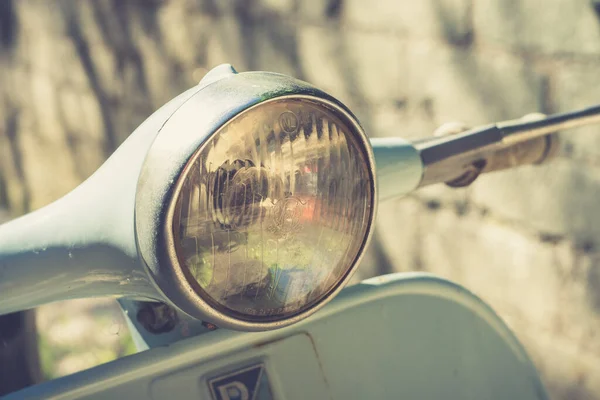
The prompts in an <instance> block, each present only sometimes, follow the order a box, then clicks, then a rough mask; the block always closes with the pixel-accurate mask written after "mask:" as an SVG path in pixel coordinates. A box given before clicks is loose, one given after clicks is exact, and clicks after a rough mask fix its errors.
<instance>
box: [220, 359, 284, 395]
mask: <svg viewBox="0 0 600 400" xmlns="http://www.w3.org/2000/svg"><path fill="white" fill-rule="evenodd" d="M208 386H209V388H210V393H211V395H212V399H213V400H272V399H273V394H272V393H271V388H270V387H269V380H268V378H267V373H266V371H265V366H264V364H262V363H260V364H255V365H252V366H250V367H246V368H243V369H239V370H236V371H234V372H228V373H225V374H223V375H221V376H217V377H215V378H213V379H210V380H209V381H208Z"/></svg>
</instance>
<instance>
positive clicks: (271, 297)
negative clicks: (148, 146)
mask: <svg viewBox="0 0 600 400" xmlns="http://www.w3.org/2000/svg"><path fill="white" fill-rule="evenodd" d="M357 129H358V128H357V127H356V126H355V125H354V124H353V123H352V122H351V121H350V120H349V118H348V117H345V116H342V115H341V114H339V113H338V112H336V110H334V108H332V107H329V106H326V105H325V104H323V103H320V102H319V101H317V100H312V99H307V98H283V99H278V100H272V101H268V102H264V103H261V104H259V105H257V106H255V107H253V108H250V109H249V110H247V111H245V112H242V113H241V114H239V115H238V116H236V117H235V118H233V119H232V120H230V121H229V122H228V123H227V124H226V125H224V126H223V127H221V128H220V129H219V131H218V132H216V133H215V134H214V135H213V136H212V137H211V138H210V139H209V140H208V141H207V142H206V143H204V144H203V145H202V147H201V148H200V149H199V150H198V151H197V152H196V154H194V156H193V157H192V158H191V160H190V161H189V163H188V164H187V165H186V167H185V170H184V174H182V178H181V179H182V183H181V186H180V190H179V191H178V193H179V194H178V197H177V200H176V206H175V213H174V219H173V223H174V226H173V235H174V239H175V240H174V242H175V248H176V253H177V258H178V262H179V265H180V267H181V269H182V271H183V273H184V275H185V276H186V278H187V280H188V281H189V283H190V285H191V286H192V288H193V289H194V290H195V291H196V292H197V294H198V295H200V296H201V297H202V299H203V300H204V301H205V302H206V303H208V304H210V306H211V307H213V308H214V309H216V310H218V311H219V312H221V313H224V314H226V315H228V316H230V317H234V318H237V319H242V320H246V321H252V322H267V321H276V320H280V319H285V318H288V317H290V316H292V315H295V314H298V313H301V312H303V311H305V310H307V309H309V308H310V307H312V306H314V305H315V304H318V303H320V302H321V301H322V300H323V299H324V298H326V297H327V296H328V294H330V293H331V292H332V291H333V290H334V289H336V288H337V287H338V285H339V283H340V282H341V281H342V280H343V279H344V278H346V277H347V275H348V273H349V271H350V270H351V269H352V267H353V266H354V264H355V262H356V259H357V257H358V256H359V255H360V253H361V252H362V250H363V247H364V243H365V240H366V237H367V236H368V233H369V229H370V224H371V221H372V214H373V196H374V194H373V175H372V174H373V171H372V166H371V164H370V163H369V158H368V155H367V154H368V153H367V152H366V149H365V145H364V142H363V141H361V136H359V135H362V133H359V132H358V130H357Z"/></svg>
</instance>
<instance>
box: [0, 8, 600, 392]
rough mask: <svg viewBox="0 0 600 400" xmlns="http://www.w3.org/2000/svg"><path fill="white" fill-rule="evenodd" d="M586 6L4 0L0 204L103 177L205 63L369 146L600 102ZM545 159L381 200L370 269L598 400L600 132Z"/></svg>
mask: <svg viewBox="0 0 600 400" xmlns="http://www.w3.org/2000/svg"><path fill="white" fill-rule="evenodd" d="M597 10H600V7H595V4H594V3H593V2H591V1H590V0H546V1H541V0H510V1H508V0H418V1H417V0H371V1H361V0H321V1H318V0H310V1H308V0H304V1H303V0H261V1H258V0H255V1H241V0H240V1H217V0H195V1H194V0H162V1H161V0H107V1H94V2H92V1H85V2H82V1H74V0H73V1H54V2H48V1H45V0H37V1H34V0H31V1H29V0H18V1H17V0H2V1H1V2H0V205H3V206H5V207H7V208H9V209H10V211H11V212H12V213H13V214H14V215H16V214H19V213H22V212H24V211H26V210H30V209H35V208H38V207H40V206H43V205H44V204H47V203H48V202H50V201H51V200H54V199H56V198H58V197H59V196H61V195H63V194H64V193H66V192H68V191H69V190H70V189H72V188H73V187H74V186H75V185H76V184H77V183H78V182H80V181H81V180H82V179H84V178H85V177H87V176H88V175H89V174H90V173H92V172H93V171H94V170H95V169H96V168H97V167H98V166H99V165H100V164H101V163H102V161H103V160H104V159H105V158H106V157H107V156H108V155H109V154H110V153H111V152H112V151H113V150H114V149H115V148H116V147H117V146H118V145H119V143H121V142H122V141H123V140H124V139H125V138H126V136H127V135H128V134H129V133H130V132H131V131H132V130H133V129H134V128H135V127H136V126H137V125H138V124H139V123H140V122H141V121H142V120H143V119H144V118H145V117H146V116H148V115H149V114H150V113H151V112H152V111H153V110H154V109H156V108H157V107H159V106H160V105H161V104H163V103H164V102H166V101H167V100H168V99H170V98H171V97H173V96H175V95H176V94H178V93H179V92H181V91H183V90H184V89H186V88H187V87H189V86H191V85H194V84H195V83H196V82H197V81H199V80H200V79H201V77H202V76H203V75H204V73H205V72H206V71H207V70H208V69H209V68H211V67H213V66H215V65H217V64H220V63H223V62H230V63H232V64H233V65H234V66H235V67H236V68H237V69H238V70H240V71H245V70H271V71H276V72H282V73H285V74H289V75H293V76H296V77H298V78H301V79H304V80H306V81H309V82H311V83H313V84H315V85H317V86H319V87H321V88H323V89H325V90H328V91H330V92H331V93H332V94H334V95H336V96H337V97H339V98H340V99H341V100H342V101H344V102H346V103H347V104H348V105H349V106H350V107H351V108H352V109H353V110H355V111H356V114H357V115H358V116H359V118H360V119H361V121H362V122H363V124H364V125H365V127H366V128H367V130H368V132H369V133H370V134H371V135H372V136H394V135H401V136H404V137H408V138H415V137H420V136H427V135H430V134H431V132H432V131H433V130H434V129H435V128H436V127H437V126H439V125H440V124H441V123H444V122H448V121H456V120H459V121H464V122H466V123H468V124H471V125H475V124H482V123H487V122H492V121H497V120H503V119H510V118H516V117H520V116H522V115H523V114H526V113H529V112H532V111H541V112H545V113H552V112H559V111H567V110H570V109H572V108H576V107H582V106H586V105H591V104H593V103H597V102H599V101H600V84H599V83H600V75H599V73H598V69H599V68H600V19H599V17H598V15H599V14H598V11H597ZM563 139H564V145H563V147H562V151H561V154H560V156H559V158H558V159H557V160H556V161H554V162H553V163H552V164H549V165H547V166H543V167H525V168H521V169H519V170H518V171H512V172H503V173H497V174H494V175H490V176H485V177H483V178H481V179H479V180H478V181H477V182H475V184H474V185H472V186H471V187H469V188H467V189H462V190H451V189H448V188H446V187H444V186H442V185H439V186H435V187H431V188H429V189H426V190H422V191H420V192H419V193H417V194H415V195H412V196H410V197H408V198H404V199H399V200H396V201H390V202H388V203H385V204H382V205H381V206H380V218H379V221H378V232H377V235H376V239H377V240H376V242H375V243H374V244H373V246H372V248H371V250H370V252H369V256H368V257H367V259H366V262H365V265H364V266H363V267H364V268H363V272H362V275H363V276H365V275H369V274H373V273H378V272H387V271H385V270H384V268H379V269H374V268H372V265H375V263H378V262H379V263H381V264H379V265H380V266H381V265H385V264H384V263H383V262H385V261H386V260H392V262H393V265H394V269H395V270H400V271H408V270H427V271H433V272H435V273H438V274H441V275H443V276H446V277H449V278H451V279H453V280H455V281H458V282H460V283H462V284H464V285H465V286H466V287H468V288H469V289H471V290H473V291H474V292H475V293H477V294H478V295H479V296H481V297H482V298H483V299H485V300H486V301H487V302H489V303H490V304H491V305H492V306H493V307H494V308H495V309H496V310H497V311H498V313H499V314H500V315H501V316H502V317H503V318H504V319H505V320H506V321H507V322H508V323H509V324H510V326H511V327H512V328H513V329H515V331H516V332H517V334H518V336H519V337H520V339H521V340H522V341H523V342H524V343H525V345H526V347H527V349H528V351H529V352H530V354H531V355H532V356H533V358H534V360H535V362H536V363H537V365H538V367H539V369H540V370H541V372H542V373H543V375H544V378H545V380H546V382H547V384H548V386H549V388H550V389H551V392H552V393H553V396H554V397H555V398H557V399H558V398H564V399H572V400H574V399H592V398H600V333H599V332H600V212H599V207H598V206H599V205H600V204H599V203H600V131H599V129H598V128H597V127H595V128H586V129H580V130H579V131H577V132H576V131H572V132H569V133H568V134H565V135H563Z"/></svg>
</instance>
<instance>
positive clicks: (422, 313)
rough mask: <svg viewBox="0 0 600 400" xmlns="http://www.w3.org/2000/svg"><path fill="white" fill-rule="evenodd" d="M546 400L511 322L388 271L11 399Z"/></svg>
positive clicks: (429, 279)
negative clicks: (270, 327)
mask: <svg viewBox="0 0 600 400" xmlns="http://www.w3.org/2000/svg"><path fill="white" fill-rule="evenodd" d="M24 398H26V399H33V398H36V399H37V398H45V399H48V398H51V399H61V400H62V399H109V398H115V399H154V400H157V399H207V400H233V399H246V400H252V399H256V400H258V399H280V400H284V399H285V400H290V399H361V400H364V399H447V400H450V399H523V400H526V399H545V398H547V396H546V392H545V390H544V388H543V385H542V383H541V381H540V378H539V375H538V373H537V371H536V369H535V367H534V366H533V364H532V362H531V361H530V359H529V357H528V356H527V354H526V352H525V351H524V349H523V348H522V346H521V345H520V344H519V342H518V340H517V339H516V338H515V336H514V335H513V334H512V333H511V331H510V330H509V329H508V327H507V326H506V325H505V324H504V323H503V322H502V321H501V319H500V318H498V316H497V315H496V314H495V313H494V312H493V311H492V310H491V309H490V308H489V307H488V306H487V305H486V304H485V303H483V302H482V301H481V300H480V299H478V298H477V297H476V296H474V295H473V294H471V293H470V292H468V291H467V290H466V289H464V288H462V287H460V286H458V285H456V284H454V283H451V282H449V281H446V280H443V279H441V278H438V277H435V276H432V275H427V274H392V275H387V276H381V277H377V278H373V279H371V280H367V281H365V282H363V283H361V284H358V285H355V286H351V287H348V288H346V289H344V290H343V291H342V292H341V294H340V295H338V296H337V297H336V298H335V299H334V300H333V301H332V302H331V303H330V304H328V305H327V306H325V307H324V308H323V309H322V310H321V311H319V312H317V313H316V314H315V315H313V316H311V317H309V318H307V319H306V320H304V321H302V322H300V323H298V324H295V325H293V326H290V327H287V328H283V329H279V330H274V331H268V332H260V333H243V332H234V331H229V330H224V329H218V330H215V331H213V332H209V333H206V334H203V335H199V336H196V337H192V338H188V339H185V340H182V341H179V342H177V343H174V344H171V345H168V346H164V347H157V348H153V349H150V350H147V351H144V352H141V353H138V354H135V355H133V356H129V357H125V358H122V359H119V360H117V361H114V362H110V363H107V364H104V365H101V366H98V367H95V368H92V369H89V370H87V371H83V372H80V373H77V374H74V375H71V376H66V377H63V378H60V379H56V380H53V381H49V382H46V383H43V384H40V385H37V386H33V387H30V388H27V389H25V390H22V391H20V392H17V393H14V394H12V395H9V396H8V397H7V399H24Z"/></svg>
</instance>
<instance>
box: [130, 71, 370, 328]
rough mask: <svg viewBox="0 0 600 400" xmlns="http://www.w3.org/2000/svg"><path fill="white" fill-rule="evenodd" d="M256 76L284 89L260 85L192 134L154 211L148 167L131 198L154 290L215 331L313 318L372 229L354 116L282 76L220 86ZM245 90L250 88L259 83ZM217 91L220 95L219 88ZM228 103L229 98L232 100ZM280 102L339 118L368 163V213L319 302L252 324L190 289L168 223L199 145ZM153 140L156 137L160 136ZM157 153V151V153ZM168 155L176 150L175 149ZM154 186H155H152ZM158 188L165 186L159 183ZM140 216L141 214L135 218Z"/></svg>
mask: <svg viewBox="0 0 600 400" xmlns="http://www.w3.org/2000/svg"><path fill="white" fill-rule="evenodd" d="M258 74H260V75H262V76H261V78H265V77H266V78H268V79H269V80H272V81H274V82H273V83H274V86H275V87H277V88H279V89H281V88H282V85H281V83H282V82H281V81H284V82H283V83H284V85H283V86H284V90H278V91H272V90H271V91H269V90H268V89H269V88H264V87H263V91H262V92H263V93H260V90H258V91H255V92H258V93H255V94H254V101H252V102H250V103H246V106H245V107H244V106H242V107H240V105H239V104H235V101H232V103H231V104H230V105H229V109H228V110H225V112H222V113H221V114H220V117H221V123H219V124H218V125H216V124H215V126H213V127H212V128H213V129H211V130H210V132H209V133H207V134H204V135H202V133H201V132H200V133H199V134H198V135H196V139H197V138H198V137H201V140H200V141H198V142H197V143H195V144H193V145H191V146H190V147H192V149H191V151H190V149H188V150H187V151H186V154H185V157H182V159H181V160H180V161H179V162H178V163H177V164H179V169H178V172H177V174H176V175H177V176H176V177H174V178H172V179H170V180H169V181H168V182H167V185H166V186H168V187H163V188H162V189H163V192H162V195H161V196H159V198H160V199H161V200H162V207H159V204H158V202H157V201H156V199H155V200H149V199H147V198H145V197H144V192H148V188H147V186H146V185H145V183H147V182H148V179H149V178H150V175H151V174H149V172H151V171H150V170H151V168H146V169H147V171H146V173H144V168H143V169H142V171H143V172H142V174H141V175H140V184H139V189H140V190H139V191H138V197H137V199H136V233H137V236H138V238H139V237H140V236H143V235H144V234H145V236H146V241H140V240H139V239H138V246H139V247H140V256H141V258H142V261H143V262H144V264H145V265H146V266H147V267H148V270H149V273H150V275H151V276H152V277H153V278H154V280H155V284H156V286H157V289H158V290H159V291H160V292H161V293H162V294H163V296H164V297H165V298H166V299H168V300H169V301H170V302H171V303H172V304H173V305H175V306H176V307H177V308H179V309H180V310H182V311H184V312H185V313H187V314H189V315H190V316H192V317H194V318H197V319H200V320H203V321H207V322H210V323H213V324H215V325H216V326H218V327H223V328H230V329H236V330H244V331H262V330H270V329H276V328H281V327H284V326H287V325H290V324H294V323H296V322H298V321H300V320H302V319H304V318H306V317H308V316H309V315H311V314H313V313H314V312H316V311H317V310H318V309H320V308H321V307H323V306H324V305H325V304H326V303H327V302H329V301H330V300H331V299H332V298H333V297H334V296H335V295H336V294H337V293H338V292H339V291H340V290H341V289H342V288H343V287H344V286H345V285H346V284H347V283H348V281H349V280H350V279H351V277H352V275H353V274H354V272H355V271H356V268H357V267H358V265H359V264H360V260H361V259H362V257H363V255H364V251H365V248H366V247H367V245H368V243H369V242H370V239H371V236H372V233H373V229H372V227H373V223H374V219H375V215H376V212H377V185H376V176H375V171H374V168H375V162H374V157H373V153H372V150H371V146H370V143H369V140H368V138H367V136H366V134H365V133H364V130H363V129H362V127H361V126H360V124H359V123H358V121H357V119H356V117H354V115H352V113H351V112H350V111H349V110H348V109H347V108H346V107H345V106H343V105H342V104H341V103H339V102H338V101H337V100H335V99H334V98H332V97H331V96H329V95H327V94H326V93H324V92H321V91H319V90H318V89H315V88H313V87H311V86H309V85H308V84H305V83H304V82H301V81H297V80H295V79H293V78H289V77H286V76H283V75H279V74H270V73H245V74H239V75H235V76H233V77H231V78H227V81H228V82H223V83H224V84H225V86H229V88H231V87H232V86H233V87H234V86H235V80H236V78H238V77H244V75H245V78H250V80H249V81H250V82H252V80H253V79H252V78H254V77H256V75H258ZM247 83H248V82H247ZM218 84H219V82H216V83H214V84H212V85H210V86H209V87H207V88H206V89H204V90H201V91H200V92H199V93H198V95H202V92H206V91H209V92H212V90H209V89H211V87H213V86H214V89H218V88H217V87H216V86H219V85H218ZM251 86H252V87H254V86H259V85H251ZM256 89H260V88H256ZM221 93H223V90H222V89H221ZM225 93H227V91H225ZM205 94H208V93H205ZM257 94H258V96H257ZM208 97H210V96H208ZM230 97H231V96H230ZM232 100H235V98H234V99H232ZM282 100H284V101H285V100H304V101H310V102H312V103H314V104H315V105H317V106H321V107H325V108H327V109H328V110H329V111H331V112H333V113H334V114H335V115H336V116H337V117H338V118H339V119H340V120H342V121H343V122H344V124H345V126H346V127H347V128H348V130H349V131H351V134H352V137H353V138H354V140H355V141H356V142H357V143H358V144H359V145H360V150H361V151H362V154H363V157H364V159H365V161H366V162H367V163H368V167H369V171H368V173H369V177H370V179H369V185H370V191H371V200H370V204H369V207H370V215H369V218H368V226H367V228H366V235H365V237H364V238H363V240H362V243H361V246H360V250H359V251H358V254H357V256H356V257H355V260H354V262H353V264H352V265H350V266H349V267H348V268H347V270H346V271H345V273H344V276H343V277H342V278H341V279H339V280H338V282H337V283H336V284H335V286H333V287H332V288H329V290H328V291H327V293H326V294H325V295H324V296H323V297H322V298H321V299H320V301H319V302H317V303H316V304H313V305H312V306H311V307H310V308H307V309H304V310H302V311H300V312H298V313H295V314H291V315H289V316H286V317H285V318H279V319H274V320H260V321H258V320H252V319H251V318H249V317H247V316H244V315H233V314H234V313H232V312H231V310H229V311H225V310H221V308H222V307H220V306H219V305H218V304H214V303H213V302H211V300H210V299H206V298H203V297H202V295H201V292H199V291H198V287H196V286H198V284H197V283H196V282H195V281H194V280H193V279H190V276H189V271H187V268H186V267H185V265H182V263H181V262H180V259H179V252H178V248H177V244H176V238H175V235H174V232H173V230H174V226H175V225H174V222H176V221H175V211H176V207H177V200H178V198H179V195H180V193H181V191H182V187H183V183H184V181H185V178H186V176H187V173H188V172H189V169H190V168H191V166H192V165H193V162H194V160H195V158H196V157H197V155H198V154H200V152H201V151H202V149H203V147H204V146H205V144H206V143H207V142H209V140H210V139H211V138H212V137H213V135H215V134H216V133H217V132H219V131H220V129H222V128H223V127H225V126H226V125H227V124H228V122H229V121H230V120H231V119H233V118H235V117H236V116H238V115H241V114H243V113H245V112H247V111H250V110H252V109H254V108H256V107H261V106H265V104H268V103H269V102H271V101H282ZM164 128H165V129H163V130H164V131H165V132H164V136H167V135H168V133H167V132H169V131H172V130H173V129H172V128H173V127H172V126H171V127H170V126H169V123H168V122H167V124H165V127H164ZM161 133H162V132H161ZM164 136H163V137H164ZM158 137H160V133H159V136H158ZM151 150H152V149H151ZM157 151H160V150H159V149H157ZM172 152H173V151H172ZM174 153H177V152H176V151H175V152H174ZM147 163H151V164H152V163H156V161H155V160H154V161H153V160H151V159H150V160H149V161H147ZM145 167H146V165H145ZM150 179H151V178H150ZM154 183H155V184H156V183H157V182H154ZM163 186H165V185H164V184H163ZM148 206H153V207H154V210H152V211H153V212H151V213H147V212H146V213H143V211H144V207H148ZM140 212H141V213H143V214H140ZM138 215H140V216H145V217H146V218H140V217H138ZM148 215H150V216H154V217H158V220H155V221H151V220H149V219H148V218H147V217H148ZM148 225H151V226H150V228H151V229H152V228H154V229H155V230H156V231H155V234H154V236H153V237H152V238H150V239H151V240H147V239H148V238H147V236H148V233H153V232H152V231H151V230H150V232H149V231H148ZM140 226H145V228H146V230H145V232H144V230H143V229H140ZM144 245H145V246H144ZM148 245H149V246H148Z"/></svg>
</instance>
